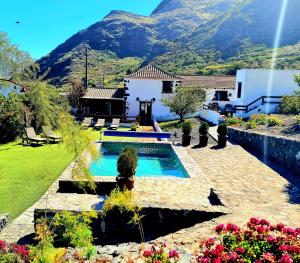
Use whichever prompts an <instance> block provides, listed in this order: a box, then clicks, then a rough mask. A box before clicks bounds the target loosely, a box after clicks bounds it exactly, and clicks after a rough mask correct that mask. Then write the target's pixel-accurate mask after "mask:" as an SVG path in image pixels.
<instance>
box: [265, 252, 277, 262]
mask: <svg viewBox="0 0 300 263" xmlns="http://www.w3.org/2000/svg"><path fill="white" fill-rule="evenodd" d="M262 259H263V262H269V263H272V262H275V260H276V258H275V257H274V255H273V254H272V253H268V252H267V253H265V254H263V257H262Z"/></svg>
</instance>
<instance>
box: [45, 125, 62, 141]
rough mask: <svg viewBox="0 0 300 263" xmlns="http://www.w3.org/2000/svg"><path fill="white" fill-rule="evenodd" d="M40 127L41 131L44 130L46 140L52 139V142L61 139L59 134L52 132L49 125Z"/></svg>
mask: <svg viewBox="0 0 300 263" xmlns="http://www.w3.org/2000/svg"><path fill="white" fill-rule="evenodd" d="M42 128H43V132H44V134H45V136H46V138H47V139H48V141H52V142H57V141H62V137H61V136H59V135H56V134H55V133H54V132H53V130H52V129H51V127H49V126H42Z"/></svg>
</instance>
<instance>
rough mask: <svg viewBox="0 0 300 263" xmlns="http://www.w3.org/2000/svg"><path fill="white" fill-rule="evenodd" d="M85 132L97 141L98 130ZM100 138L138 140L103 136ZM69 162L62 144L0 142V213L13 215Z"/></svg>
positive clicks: (33, 200)
mask: <svg viewBox="0 0 300 263" xmlns="http://www.w3.org/2000/svg"><path fill="white" fill-rule="evenodd" d="M103 130H105V129H103ZM119 130H120V131H122V130H123V131H128V130H129V129H126V128H120V129H119ZM87 132H90V133H91V134H92V137H93V139H94V140H95V141H99V138H100V133H99V131H94V130H92V129H88V130H87ZM102 139H103V140H109V141H138V140H139V138H126V137H106V136H103V138H102ZM71 161H72V156H71V154H70V153H69V152H68V151H67V150H66V149H65V147H64V145H63V144H48V145H45V146H44V145H43V146H39V147H30V146H22V145H21V144H20V141H17V142H12V143H8V144H2V145H0V198H1V199H0V200H1V201H0V214H1V213H9V214H10V217H11V219H14V218H16V217H17V216H18V215H20V214H21V213H22V212H23V211H25V210H26V209H27V208H28V207H30V206H31V205H32V204H34V203H35V202H36V201H37V200H38V199H39V198H40V197H41V196H42V195H43V194H44V193H45V192H46V191H47V189H48V188H49V186H50V185H51V184H52V183H53V182H54V181H55V180H56V179H57V178H58V177H59V176H60V175H61V173H62V172H63V171H64V169H65V168H66V167H67V166H68V165H69V164H70V163H71Z"/></svg>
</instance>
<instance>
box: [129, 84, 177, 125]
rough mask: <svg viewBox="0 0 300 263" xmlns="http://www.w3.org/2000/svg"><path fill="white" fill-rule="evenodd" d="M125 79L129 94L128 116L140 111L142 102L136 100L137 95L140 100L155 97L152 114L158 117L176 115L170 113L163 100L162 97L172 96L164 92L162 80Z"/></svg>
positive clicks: (148, 99)
mask: <svg viewBox="0 0 300 263" xmlns="http://www.w3.org/2000/svg"><path fill="white" fill-rule="evenodd" d="M125 81H127V82H126V86H127V88H128V91H127V92H126V93H128V94H129V96H128V97H127V106H128V107H129V108H128V111H127V115H128V116H137V115H139V113H140V112H139V111H140V108H139V107H140V103H139V101H137V100H136V98H137V97H138V98H139V100H140V101H145V100H147V101H151V100H152V99H153V98H155V101H154V102H153V103H152V115H153V116H154V117H155V118H156V119H161V118H166V117H168V116H174V115H173V114H171V113H170V110H169V108H168V107H166V106H164V105H163V104H162V102H161V99H162V98H164V97H165V96H170V94H168V95H167V94H162V80H151V79H125ZM128 81H129V82H128Z"/></svg>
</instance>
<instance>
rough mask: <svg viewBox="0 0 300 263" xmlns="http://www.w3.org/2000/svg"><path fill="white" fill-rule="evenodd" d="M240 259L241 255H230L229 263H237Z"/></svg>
mask: <svg viewBox="0 0 300 263" xmlns="http://www.w3.org/2000/svg"><path fill="white" fill-rule="evenodd" d="M239 258H240V255H239V254H237V253H235V252H232V253H230V254H229V262H237V260H238V259H239Z"/></svg>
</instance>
